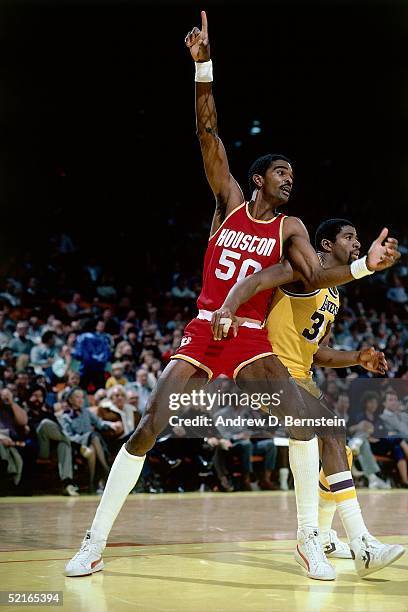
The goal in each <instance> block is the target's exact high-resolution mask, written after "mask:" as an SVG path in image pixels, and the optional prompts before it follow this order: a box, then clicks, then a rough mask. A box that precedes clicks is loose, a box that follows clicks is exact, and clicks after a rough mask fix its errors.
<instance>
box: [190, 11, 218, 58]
mask: <svg viewBox="0 0 408 612" xmlns="http://www.w3.org/2000/svg"><path fill="white" fill-rule="evenodd" d="M184 42H185V43H186V46H187V47H188V48H189V49H190V53H191V57H192V58H193V60H194V61H195V62H208V60H209V59H210V57H211V55H210V41H209V39H208V24H207V15H206V14H205V11H201V30H199V29H198V28H193V29H192V30H191V32H189V33H188V34H187V36H186V37H185V39H184Z"/></svg>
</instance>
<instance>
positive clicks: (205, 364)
mask: <svg viewBox="0 0 408 612" xmlns="http://www.w3.org/2000/svg"><path fill="white" fill-rule="evenodd" d="M267 355H273V352H272V347H271V344H270V342H269V340H268V333H267V330H266V329H265V328H263V327H260V326H257V327H245V326H240V328H239V330H238V335H237V336H236V338H234V336H233V334H232V331H231V330H230V332H229V334H228V336H227V337H226V338H223V339H222V340H214V339H213V334H212V330H211V325H210V323H209V321H207V320H203V319H201V318H196V319H193V320H192V321H190V323H189V324H188V325H187V327H186V328H185V330H184V336H183V338H182V340H181V343H180V347H179V349H178V351H177V353H176V354H175V355H173V356H172V357H171V359H183V360H185V361H188V362H189V363H191V364H193V365H195V366H197V367H199V368H201V369H203V370H205V372H207V374H208V376H209V379H210V380H211V379H212V378H217V376H219V375H220V374H225V375H226V376H228V378H233V379H235V378H236V376H237V375H238V372H239V371H240V370H241V369H242V368H243V367H244V366H246V365H247V364H248V363H251V362H252V361H255V360H256V359H261V358H262V357H266V356H267Z"/></svg>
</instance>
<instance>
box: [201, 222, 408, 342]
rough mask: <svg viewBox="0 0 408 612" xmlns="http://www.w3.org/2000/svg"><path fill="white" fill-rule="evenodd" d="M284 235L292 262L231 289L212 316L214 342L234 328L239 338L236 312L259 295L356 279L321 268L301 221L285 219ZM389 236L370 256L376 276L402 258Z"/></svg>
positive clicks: (348, 272)
mask: <svg viewBox="0 0 408 612" xmlns="http://www.w3.org/2000/svg"><path fill="white" fill-rule="evenodd" d="M284 232H286V236H285V241H287V242H285V247H286V249H287V256H288V259H289V261H286V260H285V261H283V262H282V263H280V264H276V265H274V266H271V267H270V268H265V270H261V271H260V272H256V273H255V274H252V275H251V276H248V277H246V278H243V279H242V280H241V281H239V282H238V283H236V284H235V285H234V286H233V287H232V288H231V289H230V291H229V293H228V295H227V297H226V299H225V301H224V304H223V305H222V306H221V308H219V309H218V310H216V311H215V312H214V313H213V316H212V320H211V326H212V329H213V335H214V339H215V340H221V338H222V337H226V336H227V334H228V331H229V328H230V327H231V325H232V327H233V332H234V334H235V335H236V333H237V329H238V320H237V318H236V317H235V313H236V311H237V310H238V308H239V307H240V306H241V305H242V304H245V302H247V301H248V300H249V299H251V298H252V297H253V296H254V295H256V294H257V293H259V292H260V291H266V290H268V289H273V288H274V287H278V286H280V285H285V284H288V283H292V282H294V281H299V280H300V281H302V284H303V286H304V288H305V291H313V290H315V289H321V288H324V287H334V286H336V285H339V284H344V283H348V282H350V281H352V280H355V279H356V276H354V275H353V273H352V272H353V270H352V267H351V266H349V265H346V266H336V267H335V268H329V269H326V268H323V267H322V264H321V262H320V260H319V258H318V256H317V253H316V251H315V250H314V248H313V247H312V245H311V244H310V240H309V235H308V233H307V230H306V228H305V226H304V225H303V223H302V222H301V221H300V220H299V219H296V218H294V217H290V218H288V219H286V220H285V226H284ZM387 236H388V230H387V229H386V228H384V229H383V231H382V232H381V234H380V235H379V236H378V238H377V239H376V240H374V242H373V243H372V245H371V247H370V250H369V252H368V255H367V258H366V264H367V267H368V268H369V269H370V270H372V271H373V272H374V271H376V270H384V269H386V268H389V267H391V266H392V265H394V264H395V263H396V262H397V261H398V259H399V258H400V257H401V255H400V253H399V251H398V250H397V247H398V242H397V240H395V239H394V238H387ZM384 241H385V244H384V245H383V244H382V243H383V242H384Z"/></svg>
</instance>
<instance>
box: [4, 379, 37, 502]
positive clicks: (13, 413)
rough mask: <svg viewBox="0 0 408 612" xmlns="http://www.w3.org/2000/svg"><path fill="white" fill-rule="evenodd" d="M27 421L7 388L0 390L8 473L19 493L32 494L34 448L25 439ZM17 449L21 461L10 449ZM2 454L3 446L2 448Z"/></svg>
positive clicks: (25, 415) (29, 441) (25, 414)
mask: <svg viewBox="0 0 408 612" xmlns="http://www.w3.org/2000/svg"><path fill="white" fill-rule="evenodd" d="M27 423H28V417H27V413H26V411H25V410H23V408H21V407H20V406H19V405H18V404H17V403H16V402H15V401H14V399H13V395H12V393H11V391H10V390H9V389H2V390H1V391H0V432H1V436H0V437H1V438H2V440H1V442H0V444H2V445H3V446H4V447H5V448H7V449H8V450H9V451H10V452H7V456H8V457H7V459H6V461H7V463H8V470H9V474H12V475H13V476H14V483H15V484H16V485H18V484H19V485H20V490H21V493H23V494H25V495H32V491H33V482H34V478H33V472H34V465H35V455H36V450H35V447H34V446H33V444H32V442H31V440H29V439H27V436H26V431H25V427H26V425H27ZM12 448H14V449H15V450H17V451H18V453H19V455H20V457H21V459H22V462H21V461H19V460H18V457H17V456H16V454H15V453H14V452H11V449H12ZM2 451H3V455H4V448H3V449H2Z"/></svg>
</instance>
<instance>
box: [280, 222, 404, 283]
mask: <svg viewBox="0 0 408 612" xmlns="http://www.w3.org/2000/svg"><path fill="white" fill-rule="evenodd" d="M284 241H285V242H284V244H285V256H286V257H287V258H288V260H289V261H290V263H291V265H292V268H293V270H294V273H295V274H296V273H297V274H298V275H300V279H301V280H302V282H303V285H304V288H305V290H306V291H313V290H315V289H323V288H325V287H335V286H336V285H344V284H345V283H349V282H350V281H352V280H355V279H356V278H362V277H363V276H366V275H367V274H372V273H373V272H376V271H379V270H385V269H386V268H389V267H391V266H392V265H394V264H395V263H396V262H397V261H398V259H399V258H400V257H401V255H400V253H399V252H398V241H397V240H395V239H394V238H388V230H387V228H384V229H383V230H382V232H381V233H380V235H379V236H378V238H377V239H376V240H374V242H373V243H372V245H371V247H370V249H369V251H368V254H367V257H366V258H361V259H360V260H358V262H354V263H353V264H352V265H351V266H349V265H345V266H336V267H335V268H329V269H326V268H324V267H323V266H322V264H321V262H320V260H319V258H318V256H317V253H316V251H315V250H314V248H313V247H312V245H311V244H310V239H309V234H308V232H307V230H306V228H305V226H304V225H303V223H302V222H301V221H300V219H297V218H296V217H288V218H287V219H286V220H285V224H284ZM384 241H385V242H384ZM383 242H384V244H383ZM363 260H364V261H363ZM358 264H360V266H359V265H358Z"/></svg>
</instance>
